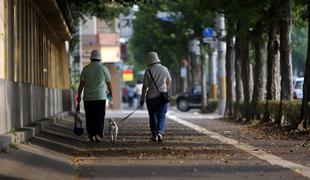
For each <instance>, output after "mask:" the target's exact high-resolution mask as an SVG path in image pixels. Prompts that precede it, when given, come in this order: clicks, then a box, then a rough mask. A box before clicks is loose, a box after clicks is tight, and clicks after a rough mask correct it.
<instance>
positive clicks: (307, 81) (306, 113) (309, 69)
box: [299, 4, 310, 128]
mask: <svg viewBox="0 0 310 180" xmlns="http://www.w3.org/2000/svg"><path fill="white" fill-rule="evenodd" d="M308 25H309V27H308V53H307V62H306V66H305V76H304V86H303V98H302V105H301V110H300V122H303V127H304V128H307V127H308V126H309V119H310V107H309V102H310V5H309V4H308ZM300 122H299V123H300Z"/></svg>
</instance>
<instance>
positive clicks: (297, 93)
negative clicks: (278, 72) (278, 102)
mask: <svg viewBox="0 0 310 180" xmlns="http://www.w3.org/2000/svg"><path fill="white" fill-rule="evenodd" d="M303 86H304V78H295V79H294V82H293V87H294V99H302V97H303Z"/></svg>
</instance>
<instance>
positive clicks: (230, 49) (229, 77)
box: [225, 30, 234, 117]
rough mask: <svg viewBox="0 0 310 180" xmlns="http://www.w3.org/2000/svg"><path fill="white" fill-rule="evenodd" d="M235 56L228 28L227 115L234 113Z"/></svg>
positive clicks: (231, 36)
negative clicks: (233, 67) (233, 66)
mask: <svg viewBox="0 0 310 180" xmlns="http://www.w3.org/2000/svg"><path fill="white" fill-rule="evenodd" d="M233 56H234V44H233V34H232V32H231V31H229V30H228V32H227V39H226V78H227V79H226V95H227V97H226V98H227V99H226V110H225V116H228V117H229V116H232V115H233V97H234V91H233V81H234V78H233V74H232V63H233V58H234V57H233Z"/></svg>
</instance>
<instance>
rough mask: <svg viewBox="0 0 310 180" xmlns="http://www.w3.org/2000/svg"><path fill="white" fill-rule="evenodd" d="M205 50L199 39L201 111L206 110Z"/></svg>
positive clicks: (204, 111) (201, 40)
mask: <svg viewBox="0 0 310 180" xmlns="http://www.w3.org/2000/svg"><path fill="white" fill-rule="evenodd" d="M205 66H206V52H205V45H204V42H203V39H202V38H201V39H200V71H201V82H200V83H201V112H202V113H206V112H207V84H206V83H207V81H206V70H205Z"/></svg>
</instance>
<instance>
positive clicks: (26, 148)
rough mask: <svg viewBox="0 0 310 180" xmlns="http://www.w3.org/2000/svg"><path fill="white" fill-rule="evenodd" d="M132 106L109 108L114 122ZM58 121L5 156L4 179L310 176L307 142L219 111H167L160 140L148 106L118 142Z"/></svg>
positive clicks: (1, 161) (1, 163)
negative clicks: (93, 137)
mask: <svg viewBox="0 0 310 180" xmlns="http://www.w3.org/2000/svg"><path fill="white" fill-rule="evenodd" d="M129 112H130V111H108V112H107V116H108V117H114V118H115V119H116V120H119V119H121V118H122V117H125V116H126V115H127V114H128V113H129ZM72 126H73V118H72V117H66V118H64V119H59V120H57V123H56V124H55V125H52V126H50V127H48V128H46V129H45V130H44V131H43V132H42V133H40V134H39V135H38V136H36V137H34V138H32V139H31V140H30V141H28V142H26V143H24V144H19V145H14V146H12V147H11V148H10V149H9V150H8V151H6V152H1V153H0V179H55V180H56V179H57V180H58V179H229V180H234V179H236V180H239V179H251V180H252V179H262V180H267V179H270V180H275V179H281V180H282V179H284V180H285V179H287V180H289V179H294V180H295V179H309V178H310V168H309V167H310V156H309V154H310V147H309V141H305V140H304V139H290V138H285V137H277V136H269V135H266V134H262V133H261V132H259V131H258V130H257V131H256V130H255V129H253V128H250V127H248V126H245V125H240V124H237V123H233V122H229V121H225V120H219V119H217V115H215V114H207V115H201V114H199V113H198V112H188V113H183V112H179V111H177V110H175V109H173V108H172V110H171V111H170V112H169V114H168V123H167V131H166V134H165V136H164V142H163V143H154V142H151V141H149V138H150V132H149V126H148V116H147V112H146V111H138V112H137V113H135V114H134V115H133V116H132V117H130V118H129V119H128V120H126V121H124V123H120V124H119V126H120V127H119V137H118V141H117V142H116V144H112V143H110V141H109V139H108V137H107V136H106V137H105V140H104V142H102V143H89V142H87V141H86V139H87V136H86V134H84V135H83V136H81V137H77V136H75V135H74V134H72Z"/></svg>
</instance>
